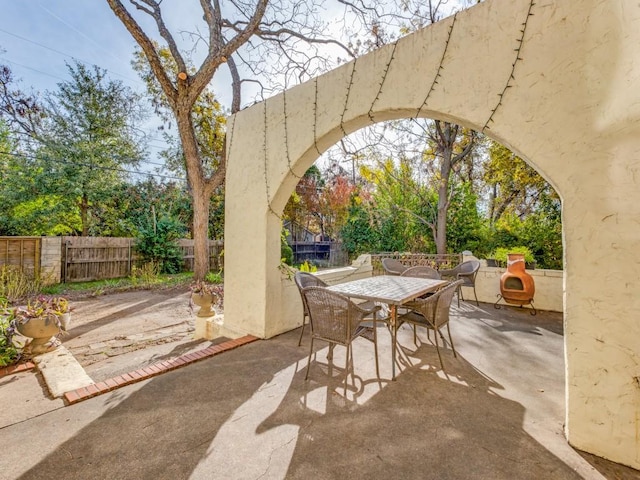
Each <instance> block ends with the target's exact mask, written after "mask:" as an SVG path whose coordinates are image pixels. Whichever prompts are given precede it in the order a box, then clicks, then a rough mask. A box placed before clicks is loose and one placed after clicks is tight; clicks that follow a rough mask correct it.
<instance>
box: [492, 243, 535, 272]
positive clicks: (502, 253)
mask: <svg viewBox="0 0 640 480" xmlns="http://www.w3.org/2000/svg"><path fill="white" fill-rule="evenodd" d="M510 253H521V254H522V255H524V261H525V263H526V266H527V268H530V269H532V268H535V258H534V256H533V253H531V250H529V249H528V248H527V247H523V246H520V247H500V248H496V250H495V252H493V254H492V255H491V258H493V259H495V261H496V263H497V265H498V266H500V267H506V266H507V256H508V255H509V254H510ZM488 265H489V263H488V260H487V266H488Z"/></svg>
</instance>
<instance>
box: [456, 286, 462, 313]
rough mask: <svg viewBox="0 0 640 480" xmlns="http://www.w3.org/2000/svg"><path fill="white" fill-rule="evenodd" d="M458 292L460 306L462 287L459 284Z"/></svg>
mask: <svg viewBox="0 0 640 480" xmlns="http://www.w3.org/2000/svg"><path fill="white" fill-rule="evenodd" d="M456 293H457V294H458V308H460V296H461V295H462V288H460V286H458V291H457V292H456Z"/></svg>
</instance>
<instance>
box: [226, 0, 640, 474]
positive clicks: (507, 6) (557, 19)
mask: <svg viewBox="0 0 640 480" xmlns="http://www.w3.org/2000/svg"><path fill="white" fill-rule="evenodd" d="M530 8H531V13H533V16H529V17H528V16H527V14H528V12H529V9H530ZM525 19H528V21H527V26H526V29H524V30H525V34H524V37H523V41H522V44H521V45H520V42H519V41H518V39H519V38H520V37H521V35H522V34H521V30H523V22H524V21H525ZM452 24H453V18H449V19H445V20H443V21H441V22H439V23H437V24H435V25H432V26H431V27H429V28H427V29H424V30H421V31H418V32H416V33H415V34H412V35H410V36H407V37H404V38H403V39H401V40H400V41H398V43H397V46H395V47H394V46H393V45H388V46H386V47H384V48H381V49H379V50H377V51H375V52H372V53H371V54H369V55H366V56H364V57H361V58H359V59H358V60H357V61H356V62H351V63H349V64H346V65H344V66H342V67H340V68H338V69H336V70H334V71H332V72H329V73H327V74H326V75H323V76H321V77H318V78H317V79H315V80H312V81H310V82H307V83H305V84H303V85H300V86H297V87H295V88H293V89H291V90H289V91H287V92H286V93H285V94H281V95H278V96H276V97H273V98H270V99H269V100H268V101H266V102H263V103H261V104H258V105H255V106H253V107H251V108H248V109H246V110H244V111H242V112H240V113H238V114H237V115H235V116H234V117H233V118H232V119H231V120H230V123H229V135H228V141H227V149H228V168H227V183H226V189H227V190H226V192H227V197H226V206H225V208H226V217H225V218H226V226H225V239H226V244H225V280H226V282H225V290H226V291H225V323H227V325H229V326H230V327H231V326H232V327H233V328H235V329H237V330H238V331H240V332H243V333H252V334H254V335H257V336H260V337H269V336H272V335H275V334H276V333H279V332H278V330H279V328H278V327H277V325H278V318H280V317H281V314H282V312H283V308H285V307H284V305H283V300H284V299H283V288H282V282H281V278H280V271H279V270H278V264H279V261H280V236H279V233H280V218H279V217H278V214H279V213H280V212H281V211H282V209H283V207H284V205H285V203H286V200H287V199H288V198H289V195H290V194H291V192H292V190H293V189H294V187H295V185H296V183H297V181H298V177H299V176H301V175H302V174H303V173H304V172H305V171H306V169H307V168H308V167H309V166H311V165H312V164H313V162H314V161H315V160H316V158H317V157H318V155H319V152H322V151H324V150H325V149H327V148H328V147H330V146H331V145H333V144H334V143H335V142H337V141H338V140H339V139H340V138H341V137H343V136H344V134H345V133H350V132H352V131H355V130H357V129H360V128H362V127H365V126H367V125H369V124H371V123H372V121H383V120H387V119H396V118H402V117H411V116H415V115H417V114H418V109H419V107H420V106H421V105H423V104H424V107H423V108H422V110H421V111H420V116H426V117H431V118H439V119H444V120H452V121H455V122H457V123H459V124H462V125H465V126H467V127H470V128H474V129H476V130H481V131H482V130H484V131H485V133H487V134H488V135H490V136H492V137H493V138H494V139H496V140H498V141H500V142H502V143H503V144H505V145H506V146H508V147H509V148H511V149H512V150H513V151H515V152H516V153H518V154H519V155H520V156H521V157H522V158H525V159H526V160H527V161H529V162H530V163H531V165H533V166H534V167H535V168H536V169H537V170H538V172H539V173H540V174H542V175H543V176H544V177H545V178H546V179H547V180H549V181H550V182H551V183H552V185H553V186H554V187H555V188H556V190H557V191H558V193H559V194H560V196H561V197H562V200H563V229H564V230H563V234H564V246H565V258H564V262H565V274H566V275H565V292H566V293H565V298H564V312H565V324H566V325H565V348H566V380H567V422H566V428H567V435H568V438H569V441H570V443H571V444H572V445H574V446H576V447H578V448H581V449H583V450H586V451H589V452H592V453H595V454H597V455H600V456H603V457H606V458H610V459H612V460H615V461H618V462H621V463H625V464H627V465H631V466H634V467H635V468H640V443H639V442H640V440H639V438H638V437H639V436H638V432H639V431H640V386H639V384H638V382H637V381H636V380H635V379H636V378H637V377H638V376H640V361H639V360H638V358H639V354H640V322H639V321H638V318H639V317H640V297H639V296H638V295H637V292H638V291H639V290H640V276H639V275H638V270H639V269H638V260H637V254H638V253H637V252H639V251H640V228H639V224H638V218H640V172H639V170H640V89H638V88H637V86H638V85H639V84H640V56H639V54H638V50H637V45H640V6H639V5H638V3H637V2H636V1H635V0H608V1H602V0H582V1H580V2H577V1H564V2H559V1H556V0H536V2H535V4H532V2H531V0H509V1H507V0H487V1H485V2H483V3H481V4H479V5H476V6H474V7H473V8H471V9H470V10H468V11H465V12H463V13H461V14H459V15H458V16H457V17H456V19H455V25H454V26H453V29H451V26H452ZM450 32H451V33H450ZM447 39H448V42H447ZM445 45H448V47H447V49H446V52H445V55H444V57H443V51H444V49H445ZM519 46H520V47H521V48H520V53H519V58H520V59H519V60H517V61H516V59H515V49H517V48H518V47H519ZM441 59H443V61H442V63H441ZM514 62H515V66H514ZM385 72H387V73H386V76H385ZM512 72H513V77H512V76H511V74H512ZM436 75H438V82H437V84H434V79H436ZM383 79H384V81H383ZM381 83H382V87H381ZM506 87H508V88H506ZM428 92H431V93H430V94H428ZM285 95H286V103H285V101H284V100H285ZM376 98H377V100H376V101H375V103H374V100H375V99H376ZM347 99H348V101H347ZM285 105H286V109H287V115H286V118H285V115H284V108H285ZM490 119H491V120H490ZM485 126H486V127H488V128H485ZM265 132H266V138H265Z"/></svg>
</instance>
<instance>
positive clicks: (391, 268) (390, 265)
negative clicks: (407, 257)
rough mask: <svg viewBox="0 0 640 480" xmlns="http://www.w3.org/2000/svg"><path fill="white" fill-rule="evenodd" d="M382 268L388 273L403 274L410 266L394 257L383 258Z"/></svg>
mask: <svg viewBox="0 0 640 480" xmlns="http://www.w3.org/2000/svg"><path fill="white" fill-rule="evenodd" d="M382 268H383V269H384V271H385V273H386V274H387V275H401V274H402V272H404V271H405V270H407V269H408V268H409V267H407V266H405V265H403V264H402V263H401V262H399V261H398V260H396V259H394V258H383V259H382Z"/></svg>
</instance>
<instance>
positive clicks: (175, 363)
mask: <svg viewBox="0 0 640 480" xmlns="http://www.w3.org/2000/svg"><path fill="white" fill-rule="evenodd" d="M256 340H259V338H258V337H254V336H253V335H246V336H244V337H241V338H237V339H235V340H229V341H226V342H222V343H220V344H218V345H212V346H210V347H207V348H205V349H202V350H199V351H197V352H193V353H187V354H185V355H182V356H180V357H176V358H173V359H171V360H164V361H161V362H157V363H153V364H151V365H148V366H146V367H143V368H140V369H138V370H134V371H132V372H128V373H124V374H122V375H118V376H117V377H113V378H109V379H107V380H105V381H103V382H98V383H93V384H91V385H89V386H87V387H82V388H78V389H76V390H71V391H70V392H66V393H65V394H64V397H63V398H64V400H65V403H66V405H73V404H75V403H78V402H82V401H83V400H87V399H88V398H92V397H95V396H98V395H102V394H103V393H107V392H110V391H112V390H116V389H118V388H120V387H124V386H125V385H130V384H132V383H137V382H141V381H143V380H147V379H148V378H151V377H155V376H156V375H160V374H161V373H165V372H168V371H171V370H175V369H177V368H180V367H184V366H185V365H189V364H190V363H194V362H198V361H200V360H204V359H205V358H209V357H213V356H214V355H218V354H220V353H222V352H226V351H228V350H233V349H235V348H237V347H240V346H242V345H246V344H247V343H251V342H255V341H256Z"/></svg>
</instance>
